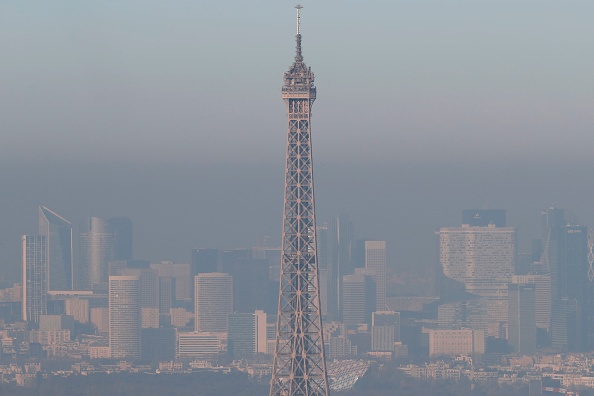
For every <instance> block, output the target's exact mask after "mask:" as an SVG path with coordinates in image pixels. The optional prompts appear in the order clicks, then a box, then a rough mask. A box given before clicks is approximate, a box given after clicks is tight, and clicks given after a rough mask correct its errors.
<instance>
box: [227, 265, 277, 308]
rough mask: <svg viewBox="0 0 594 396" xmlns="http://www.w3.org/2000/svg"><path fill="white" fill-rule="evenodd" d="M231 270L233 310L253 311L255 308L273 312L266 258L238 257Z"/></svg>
mask: <svg viewBox="0 0 594 396" xmlns="http://www.w3.org/2000/svg"><path fill="white" fill-rule="evenodd" d="M232 270H233V300H234V301H233V308H234V310H235V312H254V311H255V310H256V309H263V310H266V311H267V312H274V311H272V309H274V306H273V304H272V302H271V301H270V291H269V288H270V281H269V280H268V260H261V259H250V258H245V259H244V258H242V259H238V260H236V262H235V264H234V266H233V268H232Z"/></svg>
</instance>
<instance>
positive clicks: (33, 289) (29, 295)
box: [22, 235, 47, 323]
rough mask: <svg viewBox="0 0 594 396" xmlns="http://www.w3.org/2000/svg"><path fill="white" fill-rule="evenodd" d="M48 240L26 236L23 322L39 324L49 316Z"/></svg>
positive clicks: (24, 239)
mask: <svg viewBox="0 0 594 396" xmlns="http://www.w3.org/2000/svg"><path fill="white" fill-rule="evenodd" d="M46 243H47V238H46V237H45V236H43V235H24V236H23V238H22V248H23V317H22V318H23V320H25V321H28V322H33V323H39V317H40V316H41V315H45V314H47V250H46V249H47V245H46Z"/></svg>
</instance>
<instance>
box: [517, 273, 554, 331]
mask: <svg viewBox="0 0 594 396" xmlns="http://www.w3.org/2000/svg"><path fill="white" fill-rule="evenodd" d="M512 283H515V284H517V285H528V284H533V285H534V304H535V307H534V309H535V320H536V327H537V328H538V329H542V330H543V331H544V332H545V333H549V332H550V328H551V311H552V306H551V275H549V274H546V275H540V274H539V275H533V274H528V275H514V276H513V278H512Z"/></svg>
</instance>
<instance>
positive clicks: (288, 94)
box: [270, 5, 329, 396]
mask: <svg viewBox="0 0 594 396" xmlns="http://www.w3.org/2000/svg"><path fill="white" fill-rule="evenodd" d="M295 8H296V9H297V36H296V39H297V49H296V54H295V62H293V65H292V66H291V67H290V69H289V71H287V72H286V73H285V75H284V82H285V83H284V85H283V89H282V97H283V100H284V101H285V104H286V108H287V116H288V128H287V164H286V170H285V206H284V218H283V236H282V258H281V272H280V293H279V302H278V319H277V324H276V346H275V350H274V365H273V368H272V379H271V381H270V396H302V395H303V396H327V395H328V394H329V392H328V378H327V375H326V359H325V357H324V339H323V331H322V318H321V309H320V295H319V278H318V263H317V254H316V218H315V210H314V206H315V205H314V186H313V173H312V167H313V162H312V151H311V128H310V119H311V107H312V105H313V103H314V101H315V99H316V87H315V86H314V74H313V72H312V71H311V69H310V68H308V67H307V66H306V65H305V63H304V62H303V55H302V54H301V8H302V7H301V6H300V5H297V6H296V7H295Z"/></svg>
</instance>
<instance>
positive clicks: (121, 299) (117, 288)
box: [109, 276, 141, 359]
mask: <svg viewBox="0 0 594 396" xmlns="http://www.w3.org/2000/svg"><path fill="white" fill-rule="evenodd" d="M140 329H141V311H140V278H138V277H137V276H110V277H109V347H110V349H111V358H112V359H140V349H141V343H140V331H141V330H140Z"/></svg>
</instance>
